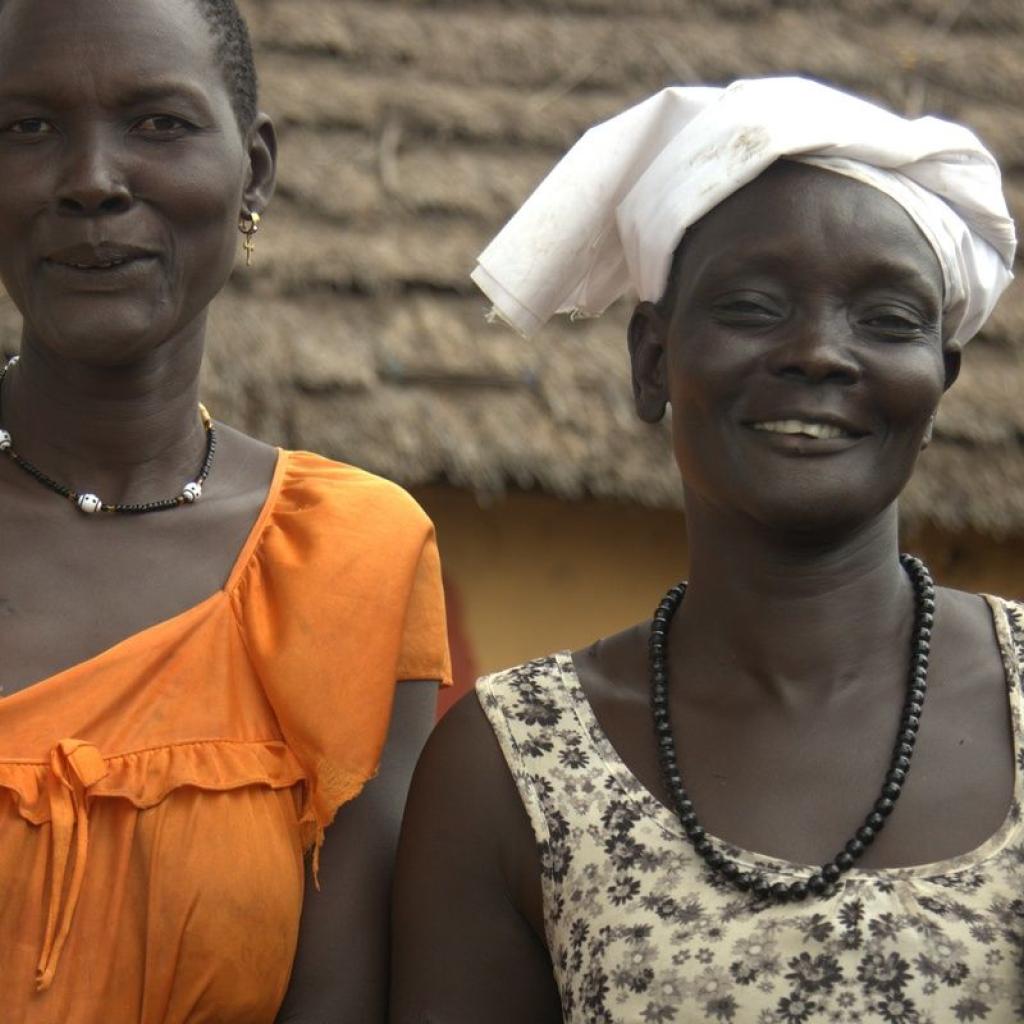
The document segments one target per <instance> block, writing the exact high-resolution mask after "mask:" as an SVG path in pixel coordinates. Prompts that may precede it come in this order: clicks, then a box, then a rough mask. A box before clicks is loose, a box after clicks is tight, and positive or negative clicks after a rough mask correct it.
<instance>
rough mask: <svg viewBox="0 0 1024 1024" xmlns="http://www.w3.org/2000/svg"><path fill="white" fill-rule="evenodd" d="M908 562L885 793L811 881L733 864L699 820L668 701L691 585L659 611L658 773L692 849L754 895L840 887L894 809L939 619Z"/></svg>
mask: <svg viewBox="0 0 1024 1024" xmlns="http://www.w3.org/2000/svg"><path fill="white" fill-rule="evenodd" d="M900 564H901V565H902V566H903V568H904V570H905V571H906V573H907V575H908V576H909V577H910V581H911V583H912V584H913V588H914V598H915V611H914V632H913V639H912V643H911V655H910V673H909V681H908V684H907V700H906V703H905V704H904V705H903V715H902V718H901V721H900V729H899V734H898V736H897V737H896V745H895V749H894V750H893V754H892V759H891V760H890V762H889V770H888V772H887V773H886V776H885V784H884V785H883V786H882V794H881V796H880V797H879V798H878V799H877V800H876V801H875V805H874V807H873V808H872V810H871V813H870V814H869V815H868V816H867V818H866V819H865V821H864V824H863V825H861V827H860V828H859V829H857V831H856V833H855V834H854V837H853V838H852V839H851V840H850V841H849V842H848V843H847V844H846V845H845V846H844V847H843V849H842V850H841V851H840V852H839V853H838V854H837V855H836V856H835V857H833V858H832V860H830V861H829V862H828V863H827V864H823V865H822V866H821V868H820V869H819V870H818V871H816V872H815V873H814V874H813V875H812V876H811V877H810V878H809V879H808V880H807V881H806V882H792V883H790V884H788V885H787V884H786V883H785V882H775V883H773V884H770V883H769V882H768V881H767V879H766V878H765V877H764V876H763V875H761V874H760V873H758V872H756V871H747V870H745V869H744V867H743V866H742V865H740V864H737V863H736V861H734V860H730V859H729V858H728V857H727V856H725V854H723V853H721V852H720V851H719V850H718V849H717V848H716V846H715V844H713V843H712V842H711V840H710V839H709V838H708V837H707V835H706V834H705V832H704V829H703V828H701V826H700V824H699V822H698V821H697V814H696V811H695V810H694V806H693V801H692V800H691V799H690V797H689V795H688V794H687V792H686V789H685V788H684V787H683V779H682V775H681V773H680V771H679V761H678V759H677V758H676V747H675V741H674V739H673V737H672V722H671V716H670V713H669V702H668V661H667V657H666V654H667V652H666V643H667V637H668V627H669V623H670V622H671V621H672V616H673V615H674V614H675V612H676V610H677V609H678V608H679V605H680V604H681V603H682V600H683V596H684V595H685V594H686V584H685V583H680V584H678V585H677V586H674V587H672V588H671V590H669V592H668V593H667V594H666V595H665V597H664V599H663V600H662V602H661V604H659V605H658V609H657V611H656V612H655V613H654V620H653V622H652V623H651V635H650V644H649V649H650V671H651V710H652V712H653V716H654V735H655V739H656V741H657V749H658V761H659V764H660V767H661V777H662V781H663V783H664V785H665V788H666V789H667V790H668V792H669V795H670V796H671V798H672V804H673V806H674V807H675V811H676V814H677V815H678V817H679V821H680V823H681V824H682V826H683V829H684V830H685V832H686V836H687V838H688V839H689V841H690V844H691V845H692V846H693V848H694V850H695V851H696V852H697V853H698V854H700V856H701V857H702V858H703V859H704V862H705V863H706V864H707V866H708V867H709V868H710V869H711V871H712V872H713V873H714V874H715V875H717V876H718V877H719V878H722V879H724V880H725V881H727V882H728V883H729V884H730V885H732V886H734V887H735V888H737V889H740V890H742V891H744V892H750V893H752V894H753V895H754V897H755V898H757V899H759V900H762V901H774V902H778V903H784V902H786V901H789V900H803V899H806V898H807V897H808V896H826V895H830V894H831V893H833V892H834V891H835V884H836V882H837V881H838V880H839V878H840V877H841V876H842V875H843V874H844V873H845V872H847V871H849V870H850V868H852V867H853V866H854V864H855V863H856V862H857V860H858V858H860V857H861V856H862V855H863V853H864V851H865V850H866V849H867V848H868V846H870V845H871V843H872V842H873V841H874V838H875V836H877V835H878V833H879V832H881V831H882V829H883V828H884V826H885V822H886V820H887V819H888V817H889V815H890V814H891V813H892V810H893V808H894V807H895V806H896V801H897V800H898V799H899V795H900V793H901V792H902V791H903V784H904V782H906V779H907V773H908V772H909V771H910V759H911V757H912V756H913V753H914V744H915V742H916V741H917V730H918V727H919V726H920V723H921V711H922V709H923V707H924V698H925V693H926V692H927V689H928V655H929V650H930V646H931V635H932V625H933V623H934V621H935V584H934V583H933V582H932V577H931V574H930V573H929V572H928V569H927V568H926V567H925V565H924V563H923V562H922V561H921V560H920V559H918V558H914V557H913V556H912V555H900Z"/></svg>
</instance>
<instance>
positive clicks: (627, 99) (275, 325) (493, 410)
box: [0, 0, 1024, 534]
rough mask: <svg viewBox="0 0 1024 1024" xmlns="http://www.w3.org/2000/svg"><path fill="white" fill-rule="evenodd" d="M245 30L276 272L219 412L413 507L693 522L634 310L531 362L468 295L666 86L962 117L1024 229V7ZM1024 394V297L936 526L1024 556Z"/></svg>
mask: <svg viewBox="0 0 1024 1024" xmlns="http://www.w3.org/2000/svg"><path fill="white" fill-rule="evenodd" d="M243 6H244V8H245V10H246V12H247V14H248V15H249V17H250V20H251V25H252V28H253V32H254V35H255V38H256V40H257V43H258V47H259V51H260V66H261V73H262V80H263V98H264V105H265V106H266V108H267V109H268V110H269V111H270V112H271V113H272V114H274V115H275V116H276V118H277V121H278V124H279V126H280V128H281V138H282V153H281V178H280V190H279V194H278V197H277V199H276V200H275V202H274V205H273V206H272V207H271V209H270V211H269V213H268V216H267V217H266V219H265V222H264V230H262V231H261V233H260V236H259V239H258V241H259V247H258V265H257V266H256V267H255V268H254V269H253V270H252V271H249V272H245V271H239V273H238V274H236V277H235V281H234V283H233V286H232V288H231V290H230V291H229V293H228V294H227V295H226V296H225V297H224V298H223V299H222V300H221V301H220V302H219V305H218V308H217V311H216V316H215V320H214V332H213V334H214V341H213V344H212V346H211V358H210V373H209V387H208V394H209V397H210V404H211V405H212V406H213V407H215V408H216V410H217V413H218V415H220V416H221V417H222V418H225V419H228V420H231V421H234V422H237V423H239V424H241V425H243V426H245V427H247V428H249V429H250V430H252V431H255V432H256V433H258V434H260V435H262V436H264V437H266V438H268V439H270V440H273V441H277V442H281V443H284V444H288V445H293V446H306V447H311V448H314V449H317V450H319V451H323V452H326V453H328V454H331V455H333V456H335V457H338V458H341V459H346V460H349V461H353V462H356V463H358V464H360V465H363V466H366V467H367V468H370V469H373V470H375V471H377V472H380V473H383V474H384V475H386V476H389V477H392V478H394V479H396V480H398V481H400V482H402V483H405V484H407V485H415V484H419V483H423V482H427V481H434V480H448V481H450V482H451V483H453V484H455V485H458V486H462V487H467V488H473V489H476V490H478V491H482V492H495V491H500V490H501V489H503V488H504V487H507V486H521V487H531V486H539V487H541V488H543V489H544V490H546V491H549V492H551V493H554V494H557V495H560V496H564V497H568V498H574V497H578V496H582V495H587V494H591V495H599V496H605V497H611V498H618V499H624V500H628V501H635V502H640V503H643V504H648V505H653V506H659V505H671V504H675V503H677V502H678V500H679V490H678V485H677V483H676V482H675V472H674V469H673V467H672V463H671V460H670V457H669V455H668V448H667V445H666V436H665V431H664V430H663V429H652V428H650V427H646V426H644V425H642V424H640V423H639V422H638V421H636V419H635V417H634V416H633V413H632V410H631V405H630V397H629V392H628V378H627V368H626V357H625V345H624V341H623V326H624V321H625V311H624V310H622V309H618V310H613V311H612V312H610V313H609V314H608V315H607V316H606V317H605V318H603V319H601V320H598V321H591V322H583V323H574V324H569V323H558V324H554V325H552V326H551V327H549V328H548V329H546V330H545V331H544V332H543V333H542V334H541V336H540V337H539V338H538V339H536V340H535V341H533V342H524V341H522V340H521V339H519V338H518V337H517V336H515V335H513V334H512V333H511V332H510V331H508V330H507V329H503V328H499V327H493V326H489V325H487V324H486V323H485V321H484V313H485V302H484V300H483V299H482V298H481V297H480V296H479V295H478V294H476V293H475V292H474V290H473V288H472V287H471V286H470V283H469V279H468V272H469V270H470V269H471V267H472V266H473V261H474V257H475V256H476V254H477V253H478V252H479V250H480V249H481V248H482V247H483V245H484V244H485V243H486V241H487V240H488V239H489V238H490V237H491V236H492V235H493V233H494V232H495V231H496V230H497V228H498V227H499V226H500V224H501V223H502V222H503V220H504V219H505V218H507V217H508V215H509V214H511V213H512V212H513V210H514V209H515V208H516V206H517V205H518V203H519V202H520V201H521V200H522V199H523V198H524V197H525V196H526V195H527V194H528V192H529V191H530V190H531V188H532V187H533V186H534V185H535V184H536V183H537V182H538V181H539V180H540V178H541V177H542V176H543V175H544V174H545V172H546V171H547V170H548V169H549V168H550V167H551V166H552V165H553V163H554V162H555V161H556V159H557V158H558V157H559V156H560V155H561V153H562V152H563V151H564V149H565V148H566V147H567V146H568V145H569V144H570V143H572V142H573V141H574V140H575V139H576V138H577V137H578V136H579V134H580V133H581V132H582V131H583V130H584V129H585V128H586V127H588V126H589V125H591V124H592V123H594V122H595V121H597V120H599V119H601V118H604V117H607V116H609V115H610V114H612V113H614V112H616V111H618V110H620V109H621V108H623V107H624V106H626V105H627V104H628V103H631V102H634V101H636V100H637V99H639V98H641V97H642V96H644V95H646V94H647V93H649V92H651V91H653V90H654V89H656V88H659V87H661V86H663V85H666V84H670V83H687V82H711V83H715V82H724V81H727V80H729V79H731V78H733V77H737V76H740V75H748V76H749V75H758V74H769V73H780V72H795V73H802V74H807V75H811V76H814V77H818V78H821V79H824V80H828V81H831V82H834V83H836V84H838V85H840V86H843V87H846V88H850V89H853V90H856V91H859V92H861V93H863V94H866V95H868V96H872V97H875V98H877V99H879V100H881V101H883V102H885V103H887V104H889V105H890V106H892V107H893V108H894V109H898V110H900V111H901V112H905V113H919V112H933V113H938V114H944V115H948V116H951V117H955V118H958V119H962V120H964V121H966V122H967V123H968V124H970V125H971V126H972V127H974V128H975V130H976V131H977V132H978V133H979V134H980V135H981V136H982V138H983V139H984V140H985V141H986V142H987V143H988V144H989V145H990V146H991V147H992V148H993V150H994V151H995V152H996V154H997V156H998V157H999V159H1000V161H1001V163H1002V165H1003V167H1004V170H1005V172H1006V176H1007V186H1008V191H1009V194H1010V198H1011V203H1012V205H1013V207H1014V209H1015V211H1016V214H1017V217H1018V222H1019V221H1020V214H1021V213H1022V212H1024V60H1022V59H1021V53H1022V52H1024V4H1022V3H1021V2H1020V0H830V2H829V3H827V4H826V3H814V2H813V0H774V2H772V0H690V2H689V3H680V2H679V0H632V2H630V3H628V4H623V3H620V2H619V0H404V2H402V0H344V2H342V0H245V2H243ZM626 11H628V13H624V12H626ZM2 329H3V318H2V317H0V330H2ZM8 329H10V325H8ZM1022 386H1024V282H1022V283H1018V284H1017V285H1015V286H1014V287H1013V289H1012V290H1011V292H1010V293H1009V294H1008V295H1007V296H1006V298H1005V299H1004V300H1003V302H1002V304H1001V307H1000V309H999V311H998V312H997V315H996V316H995V318H994V320H993V321H992V322H991V324H990V325H989V327H988V329H987V330H986V332H985V336H984V337H983V338H982V339H980V340H979V341H978V342H976V343H974V344H972V345H971V346H970V348H969V349H968V351H967V354H966V358H965V360H964V371H963V375H962V378H961V381H960V382H959V383H958V384H957V386H956V388H955V389H954V390H953V391H952V392H951V394H950V395H949V396H948V399H947V401H946V402H945V404H944V406H943V410H942V415H941V418H940V421H939V426H938V432H937V438H936V441H935V443H934V445H933V446H932V448H931V449H930V450H929V451H928V452H927V453H926V454H925V456H924V458H923V460H922V464H921V467H920V469H919V471H918V473H917V475H916V478H915V481H914V483H913V484H912V487H911V490H910V492H909V494H908V496H907V499H906V502H905V510H906V512H907V515H908V517H909V518H910V519H911V520H912V521H916V522H924V521H932V522H935V523H937V524H939V525H940V526H943V527H946V528H949V529H962V528H974V529H978V530H981V531H983V532H986V533H990V534H1005V533H1021V532H1024V402H1021V401H1020V397H1019V396H1020V393H1021V390H1022Z"/></svg>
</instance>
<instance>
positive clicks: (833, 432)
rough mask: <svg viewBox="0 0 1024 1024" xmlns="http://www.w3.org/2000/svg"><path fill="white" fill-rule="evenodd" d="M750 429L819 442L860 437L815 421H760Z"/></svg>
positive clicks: (844, 429)
mask: <svg viewBox="0 0 1024 1024" xmlns="http://www.w3.org/2000/svg"><path fill="white" fill-rule="evenodd" d="M750 427H751V429H752V430H759V431H761V432H763V433H767V434H783V435H785V436H787V437H809V438H813V439H815V440H819V441H835V440H839V439H850V440H853V439H855V438H857V437H861V436H862V435H861V434H858V433H855V432H854V431H852V430H848V429H846V428H845V427H839V426H836V425H835V424H834V423H822V422H820V421H815V420H761V421H759V422H757V423H751V424H750Z"/></svg>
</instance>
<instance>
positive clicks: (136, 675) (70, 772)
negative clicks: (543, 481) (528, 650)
mask: <svg viewBox="0 0 1024 1024" xmlns="http://www.w3.org/2000/svg"><path fill="white" fill-rule="evenodd" d="M401 679H437V680H439V681H441V682H444V683H447V682H449V681H450V667H449V662H448V653H447V644H446V637H445V620H444V601H443V597H442V592H441V574H440V567H439V563H438V556H437V549H436V545H435V542H434V534H433V528H432V526H431V524H430V521H429V520H428V519H427V517H426V516H425V515H424V514H423V512H422V511H421V509H420V508H419V506H417V505H416V503H415V502H414V501H413V500H412V499H411V498H410V497H409V496H408V495H407V494H405V492H403V491H402V490H401V489H400V488H398V487H396V486H394V485H393V484H390V483H387V482H386V481H384V480H381V479H379V478H377V477H374V476H371V475H370V474H368V473H364V472H362V471H361V470H357V469H354V468H352V467H349V466H344V465H340V464H338V463H334V462H330V461H328V460H326V459H323V458H320V457H318V456H315V455H310V454H307V453H304V452H282V453H281V454H280V455H279V457H278V463H277V468H276V471H275V474H274V479H273V483H272V485H271V489H270V493H269V495H268V497H267V501H266V503H265V505H264V507H263V510H262V512H261V514H260V517H259V519H258V520H257V522H256V524H255V526H254V527H253V530H252V532H251V534H250V536H249V538H248V540H247V542H246V545H245V547H244V549H243V550H242V552H241V554H240V555H239V558H238V561H237V563H236V564H235V567H234V569H233V571H232V573H231V577H230V579H229V580H228V582H227V584H226V585H225V587H224V589H223V590H220V591H218V592H217V593H215V594H213V595H212V596H211V597H209V598H208V599H207V600H205V601H203V602H202V603H201V604H198V605H196V606H195V607H193V608H191V609H189V610H188V611H186V612H184V613H182V614H181V615H178V616H175V617H174V618H173V619H169V620H167V621H166V622H161V623H159V624H157V625H156V626H153V627H151V628H149V629H146V630H144V631H143V632H141V633H137V634H135V635H134V636H131V637H129V638H128V639H127V640H124V641H123V642H122V643H119V644H117V645H116V646H114V647H112V648H110V649H109V650H107V651H105V652H103V653H102V654H100V655H98V656H97V657H95V658H91V659H90V660H88V661H86V662H83V663H82V664H80V665H76V666H74V667H73V668H70V669H67V670H65V671H63V672H60V673H58V674H57V675H55V676H52V677H50V678H49V679H46V680H44V681H42V682H39V683H36V684H35V685H33V686H30V687H28V688H27V689H25V690H22V691H20V692H18V693H15V694H13V695H12V696H10V697H8V698H6V699H3V700H0V1021H3V1022H8V1021H10V1022H12V1024H14V1022H17V1024H177V1022H185V1021H188V1022H190V1024H192V1022H200V1021H209V1022H217V1024H234V1022H239V1024H241V1022H243V1021H244V1022H246V1024H250V1022H263V1021H266V1022H268V1024H269V1022H271V1021H273V1019H274V1015H275V1013H276V1011H277V1008H278V1007H279V1006H280V1003H281V1000H282V999H283V997H284V992H285V989H286V987H287V984H288V977H289V973H290V970H291V965H292V960H293V958H294V953H295V945H296V940H297V936H298V926H299V915H300V912H301V907H302V894H303V851H304V850H305V849H307V848H308V847H310V846H318V845H319V842H320V841H321V840H322V837H323V830H324V828H325V827H326V826H327V825H328V824H329V823H330V822H331V820H332V818H333V816H334V814H335V812H336V811H337V809H338V807H339V806H340V805H341V804H343V803H345V801H347V800H350V799H352V798H353V797H354V796H355V795H356V794H357V793H358V792H359V791H360V789H361V788H362V786H363V784H364V783H365V782H366V781H367V780H368V779H369V778H371V777H372V776H373V774H374V772H375V771H376V768H377V762H378V759H379V757H380V751H381V748H382V746H383V743H384V739H385V735H386V732H387V727H388V721H389V718H390V713H391V704H392V698H393V695H394V687H395V682H396V680H401ZM325 898H329V897H325Z"/></svg>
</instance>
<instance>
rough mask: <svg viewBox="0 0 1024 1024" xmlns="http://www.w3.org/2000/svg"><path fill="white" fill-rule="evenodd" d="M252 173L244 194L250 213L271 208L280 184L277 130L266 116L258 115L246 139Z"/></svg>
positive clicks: (243, 197) (248, 178) (250, 171)
mask: <svg viewBox="0 0 1024 1024" xmlns="http://www.w3.org/2000/svg"><path fill="white" fill-rule="evenodd" d="M246 155H247V157H248V161H249V173H248V175H247V177H246V184H245V191H244V192H243V194H242V199H243V202H244V203H245V209H246V210H255V211H256V212H257V213H261V212H262V211H263V210H265V209H266V208H267V205H268V204H269V202H270V199H271V197H272V196H273V194H274V187H275V185H276V183H277V130H276V129H275V128H274V122H273V121H271V120H270V118H269V117H268V116H267V115H266V114H258V115H257V116H256V120H255V121H254V122H253V125H252V127H251V128H250V129H249V134H248V136H247V139H246Z"/></svg>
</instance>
